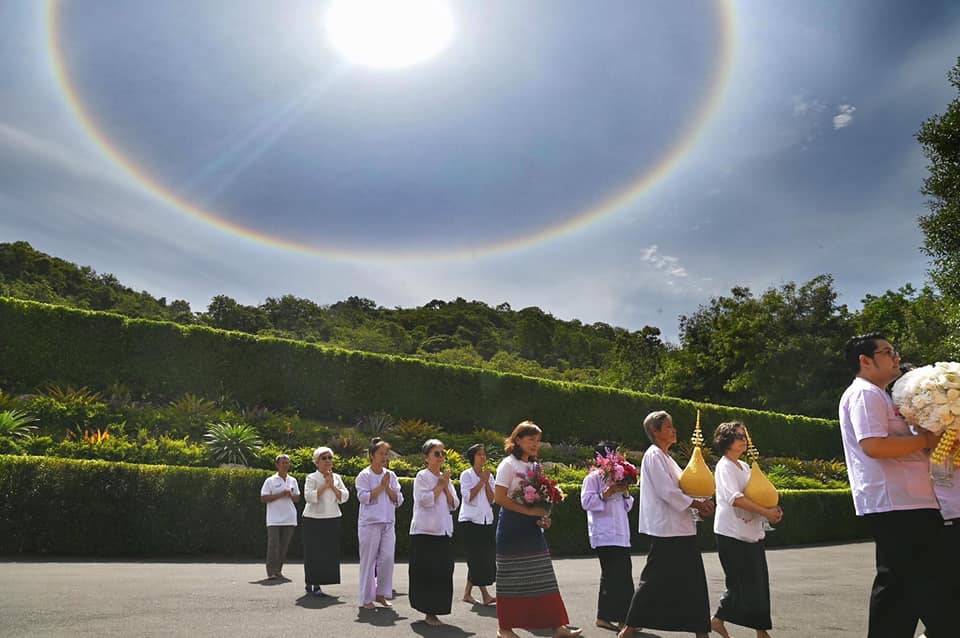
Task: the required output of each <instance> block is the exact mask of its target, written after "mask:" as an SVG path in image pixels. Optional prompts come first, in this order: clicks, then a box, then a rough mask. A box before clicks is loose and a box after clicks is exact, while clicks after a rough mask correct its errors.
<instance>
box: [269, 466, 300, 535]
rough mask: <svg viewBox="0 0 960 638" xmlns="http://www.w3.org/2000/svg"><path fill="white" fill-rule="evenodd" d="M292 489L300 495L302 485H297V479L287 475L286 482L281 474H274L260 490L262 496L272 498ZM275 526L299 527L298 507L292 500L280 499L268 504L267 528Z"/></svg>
mask: <svg viewBox="0 0 960 638" xmlns="http://www.w3.org/2000/svg"><path fill="white" fill-rule="evenodd" d="M291 489H292V490H293V493H294V494H296V495H297V496H299V495H300V485H299V484H298V483H297V479H295V478H293V477H292V476H290V475H289V474H287V478H286V480H284V479H282V478H280V475H279V474H274V475H273V476H271V477H269V478H267V480H265V481H264V482H263V487H261V488H260V496H272V495H273V494H280V493H281V492H286V491H287V490H291ZM273 525H293V526H294V527H296V526H297V506H296V505H294V504H293V501H292V500H290V499H289V498H278V499H277V500H275V501H270V502H269V503H267V527H270V526H273Z"/></svg>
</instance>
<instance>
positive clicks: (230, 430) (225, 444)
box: [203, 421, 263, 465]
mask: <svg viewBox="0 0 960 638" xmlns="http://www.w3.org/2000/svg"><path fill="white" fill-rule="evenodd" d="M203 439H204V443H205V444H206V446H207V449H208V450H209V451H210V456H211V457H212V458H213V459H214V460H215V461H219V462H220V463H237V464H240V465H250V462H251V461H252V460H253V459H254V457H256V454H257V452H258V451H259V450H260V448H261V447H263V442H262V441H261V440H260V437H259V435H258V434H257V430H256V428H254V427H253V426H250V425H247V424H245V423H230V422H229V421H218V422H216V423H211V424H210V425H209V427H208V428H207V433H206V434H204V435H203Z"/></svg>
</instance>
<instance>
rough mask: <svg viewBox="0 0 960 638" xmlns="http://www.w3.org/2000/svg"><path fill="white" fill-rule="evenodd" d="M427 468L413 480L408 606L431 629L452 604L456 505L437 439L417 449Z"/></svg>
mask: <svg viewBox="0 0 960 638" xmlns="http://www.w3.org/2000/svg"><path fill="white" fill-rule="evenodd" d="M421 451H422V452H423V458H424V461H426V464H427V467H426V468H425V469H423V470H420V471H419V472H417V477H416V478H415V479H414V480H413V518H412V519H411V521H410V563H409V569H410V579H409V582H410V606H411V607H413V608H414V609H416V610H417V611H420V612H423V614H424V615H425V618H424V621H425V622H426V623H427V624H428V625H432V626H434V627H437V626H440V625H442V624H444V623H443V621H442V620H440V618H438V616H446V615H447V614H449V613H450V606H451V602H452V601H453V543H452V542H451V537H452V536H453V516H452V515H451V512H453V511H454V510H455V509H457V507H458V506H459V505H460V499H459V498H457V491H456V490H455V489H454V488H453V483H451V482H450V470H448V469H445V468H444V462H445V461H446V451H445V450H444V448H443V442H442V441H440V440H439V439H428V440H427V441H425V442H424V443H423V447H422V448H421Z"/></svg>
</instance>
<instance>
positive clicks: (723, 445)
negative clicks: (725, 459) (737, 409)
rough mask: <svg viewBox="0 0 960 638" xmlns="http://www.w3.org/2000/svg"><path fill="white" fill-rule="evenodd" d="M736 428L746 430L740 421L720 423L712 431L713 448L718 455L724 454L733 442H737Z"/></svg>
mask: <svg viewBox="0 0 960 638" xmlns="http://www.w3.org/2000/svg"><path fill="white" fill-rule="evenodd" d="M737 428H744V429H745V428H746V426H744V425H743V423H741V422H740V421H728V422H727V423H721V424H720V425H718V426H717V429H716V430H714V431H713V446H714V447H715V448H717V452H719V453H720V454H726V453H727V450H729V449H730V446H731V445H733V442H734V441H736V440H737Z"/></svg>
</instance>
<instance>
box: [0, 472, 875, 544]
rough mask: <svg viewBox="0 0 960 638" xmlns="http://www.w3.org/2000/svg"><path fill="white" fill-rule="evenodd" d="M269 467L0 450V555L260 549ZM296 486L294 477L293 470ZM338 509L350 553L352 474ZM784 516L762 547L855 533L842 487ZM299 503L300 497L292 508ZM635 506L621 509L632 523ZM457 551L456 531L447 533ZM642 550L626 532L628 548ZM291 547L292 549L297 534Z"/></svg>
mask: <svg viewBox="0 0 960 638" xmlns="http://www.w3.org/2000/svg"><path fill="white" fill-rule="evenodd" d="M267 476H269V472H264V471H257V470H220V469H208V468H181V467H168V466H163V465H154V466H150V465H131V464H127V463H109V462H105V461H77V460H68V459H54V458H47V457H23V456H0V554H4V555H10V554H49V555H72V556H97V557H170V556H186V555H207V556H210V555H216V556H224V557H232V558H251V557H260V556H263V553H264V547H265V544H266V532H265V527H264V508H265V506H264V505H262V504H261V503H260V502H259V494H260V486H261V485H262V483H263V480H264V478H266V477H267ZM297 478H298V480H299V481H300V484H301V488H302V486H303V479H304V477H303V476H297ZM344 482H345V483H346V484H347V486H348V488H350V490H351V498H350V500H349V501H348V502H347V503H345V504H344V505H343V506H342V511H343V519H342V529H343V534H342V535H341V542H342V546H341V552H342V555H343V556H344V557H346V558H348V559H349V558H356V556H357V535H356V533H355V530H356V524H357V499H356V492H354V490H353V478H352V477H344ZM400 483H401V487H402V489H403V492H404V498H405V503H404V505H403V506H402V507H401V508H400V509H399V510H398V514H397V531H398V534H397V556H398V558H401V559H402V558H403V557H404V556H406V552H407V546H408V535H407V533H406V532H407V530H409V526H410V517H411V514H412V503H413V500H412V497H411V489H412V486H413V481H412V479H401V480H400ZM565 489H566V491H567V493H568V496H567V500H566V501H564V502H563V503H562V504H560V505H558V506H557V507H556V508H555V509H554V514H553V518H554V521H555V522H554V526H553V528H552V529H551V530H550V531H549V532H547V533H548V537H549V542H550V547H551V549H552V551H553V553H554V554H556V555H578V554H587V553H589V552H590V547H589V544H588V542H587V532H586V514H585V513H584V512H583V510H582V509H581V508H580V494H579V486H566V487H565ZM782 499H783V508H784V511H785V513H786V515H785V516H784V520H783V521H782V522H781V523H780V524H779V525H778V526H777V530H776V531H775V532H772V533H771V534H769V536H768V545H769V546H784V545H796V544H807V543H822V542H830V541H844V540H850V539H854V538H863V537H864V536H865V534H864V530H863V529H862V527H861V526H860V524H859V523H858V521H857V519H856V517H855V516H854V513H853V507H852V502H851V499H850V493H849V491H846V490H822V491H804V492H789V491H788V492H783V493H782ZM302 505H303V502H302V501H301V504H300V508H302ZM636 517H637V508H636V507H634V508H633V511H632V512H631V513H630V518H631V528H632V529H636V525H637V521H636ZM454 541H455V544H456V546H457V551H458V553H460V554H461V555H462V551H461V550H462V547H460V545H461V543H462V540H461V535H460V534H456V533H455V534H454ZM700 541H701V546H702V547H703V548H705V549H710V548H713V547H714V539H713V533H712V531H711V525H710V524H709V523H707V524H703V523H701V524H700ZM646 548H647V539H646V537H641V536H635V537H634V549H635V550H638V551H642V550H645V549H646ZM291 554H292V556H294V557H296V556H299V555H300V544H299V540H298V539H295V540H294V542H293V544H292V546H291Z"/></svg>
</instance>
